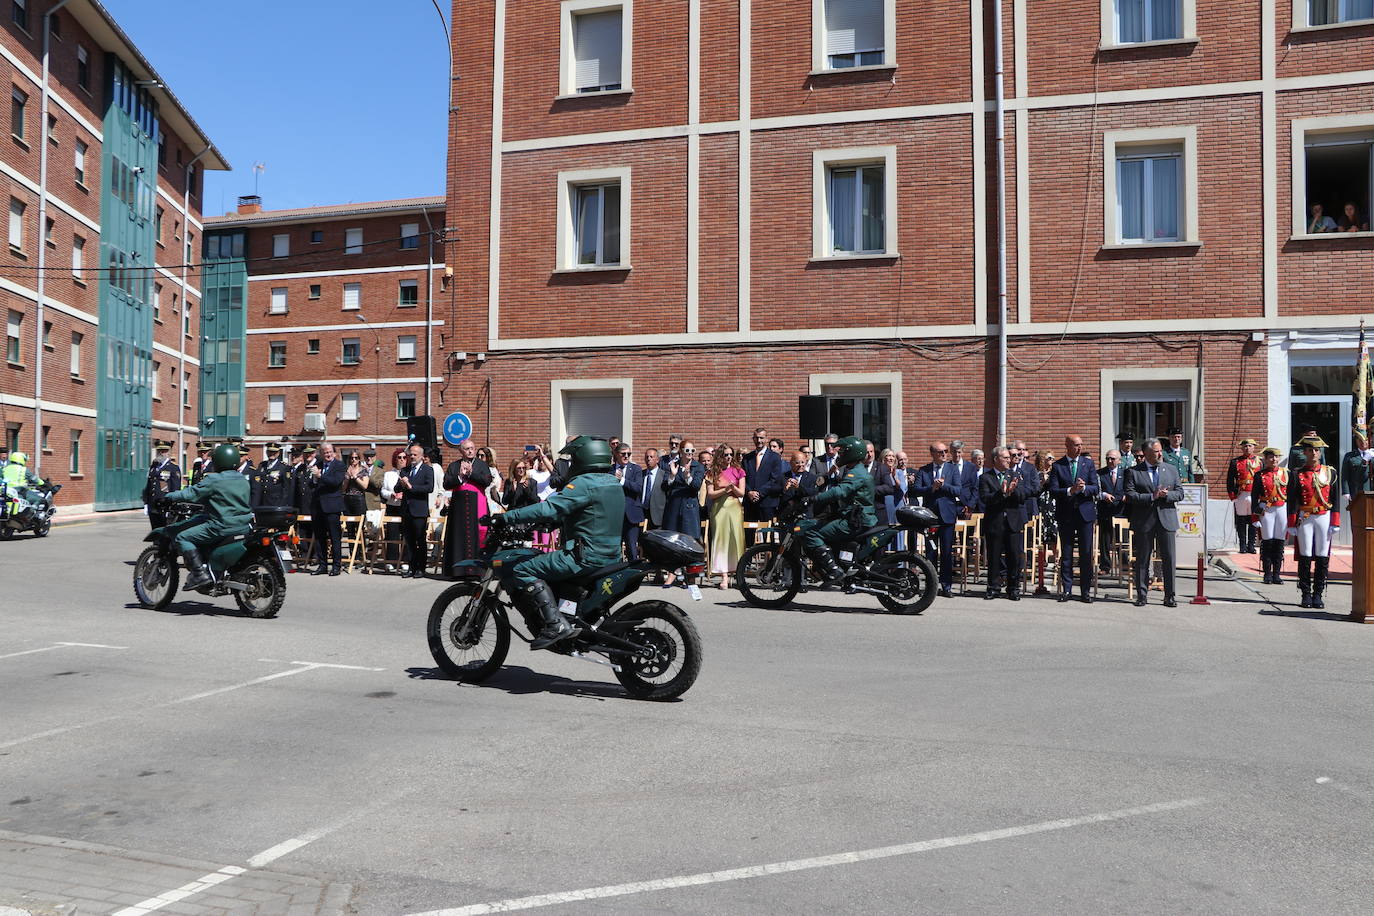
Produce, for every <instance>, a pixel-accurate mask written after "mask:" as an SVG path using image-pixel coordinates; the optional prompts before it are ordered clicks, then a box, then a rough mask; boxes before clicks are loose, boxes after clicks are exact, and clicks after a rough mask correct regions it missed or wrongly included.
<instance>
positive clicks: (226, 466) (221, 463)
mask: <svg viewBox="0 0 1374 916" xmlns="http://www.w3.org/2000/svg"><path fill="white" fill-rule="evenodd" d="M241 460H242V455H241V454H240V453H239V447H238V446H237V445H230V444H229V443H228V442H225V443H224V444H223V445H216V446H215V450H214V452H212V453H211V454H210V463H211V464H213V465H214V466H215V470H216V471H229V470H232V469H234V468H236V467H238V466H239V462H240V461H241Z"/></svg>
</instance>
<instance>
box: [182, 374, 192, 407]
mask: <svg viewBox="0 0 1374 916" xmlns="http://www.w3.org/2000/svg"><path fill="white" fill-rule="evenodd" d="M181 406H182V407H190V406H191V373H189V372H183V373H182V374H181Z"/></svg>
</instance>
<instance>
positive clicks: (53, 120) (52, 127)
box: [48, 114, 61, 146]
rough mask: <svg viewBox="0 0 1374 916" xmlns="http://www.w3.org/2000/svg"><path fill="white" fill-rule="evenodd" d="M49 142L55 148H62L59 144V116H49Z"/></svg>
mask: <svg viewBox="0 0 1374 916" xmlns="http://www.w3.org/2000/svg"><path fill="white" fill-rule="evenodd" d="M48 142H49V143H51V144H52V145H53V146H60V145H61V144H60V143H58V142H57V115H54V114H50V115H48Z"/></svg>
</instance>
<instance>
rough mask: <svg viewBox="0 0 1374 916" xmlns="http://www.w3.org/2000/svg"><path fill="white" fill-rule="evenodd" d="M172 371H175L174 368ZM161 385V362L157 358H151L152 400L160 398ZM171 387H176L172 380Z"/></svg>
mask: <svg viewBox="0 0 1374 916" xmlns="http://www.w3.org/2000/svg"><path fill="white" fill-rule="evenodd" d="M173 371H175V370H173ZM161 386H162V363H160V362H158V361H157V360H153V385H152V388H153V400H154V401H160V400H162V393H161V391H160V389H161ZM172 387H173V388H175V387H176V382H173V383H172Z"/></svg>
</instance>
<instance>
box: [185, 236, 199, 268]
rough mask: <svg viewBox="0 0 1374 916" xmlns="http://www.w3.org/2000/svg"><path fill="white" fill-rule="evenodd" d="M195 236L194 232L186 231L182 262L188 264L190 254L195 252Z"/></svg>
mask: <svg viewBox="0 0 1374 916" xmlns="http://www.w3.org/2000/svg"><path fill="white" fill-rule="evenodd" d="M195 245H196V237H195V234H194V233H191V232H187V233H186V260H185V261H184V262H182V263H185V264H190V263H191V256H192V255H193V254H194V253H195V250H196V248H195Z"/></svg>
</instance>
